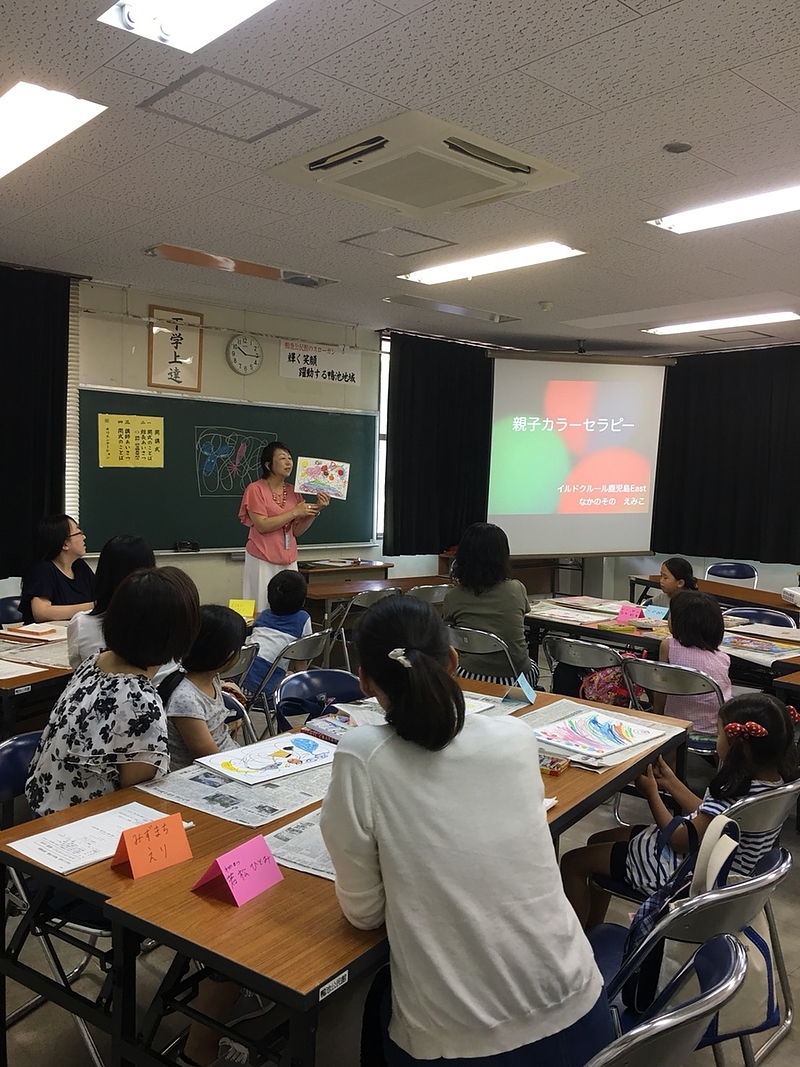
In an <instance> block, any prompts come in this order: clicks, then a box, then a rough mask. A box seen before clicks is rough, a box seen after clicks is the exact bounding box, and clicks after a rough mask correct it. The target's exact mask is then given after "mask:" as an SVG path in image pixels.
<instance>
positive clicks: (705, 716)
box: [664, 637, 731, 734]
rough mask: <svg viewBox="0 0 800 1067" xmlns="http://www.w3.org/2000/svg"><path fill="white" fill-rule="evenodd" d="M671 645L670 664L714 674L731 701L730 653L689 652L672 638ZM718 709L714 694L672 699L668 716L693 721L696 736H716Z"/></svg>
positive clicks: (697, 649) (697, 650)
mask: <svg viewBox="0 0 800 1067" xmlns="http://www.w3.org/2000/svg"><path fill="white" fill-rule="evenodd" d="M667 641H668V644H667V662H668V663H676V664H677V665H678V666H679V667H693V668H694V669H695V670H697V671H704V672H705V674H710V675H711V677H712V678H713V679H714V681H715V682H716V683H717V685H718V686H719V687H720V689H721V690H722V696H723V698H724V699H725V700H730V698H731V680H730V678H729V677H728V671H729V669H730V665H731V659H730V656H729V655H728V654H727V653H726V652H720V650H719V649H716V651H714V652H709V651H708V650H707V649H705V648H687V646H686V645H682V644H681V643H680V641H676V640H675V638H674V637H670V638H668V639H667ZM718 708H719V704H718V703H717V698H716V696H715V695H714V694H713V693H705V694H704V695H703V696H696V697H685V696H668V697H667V702H666V705H665V707H664V714H665V715H672V716H673V717H674V718H676V719H691V721H692V732H693V733H698V734H716V732H717V718H718V715H717V711H718Z"/></svg>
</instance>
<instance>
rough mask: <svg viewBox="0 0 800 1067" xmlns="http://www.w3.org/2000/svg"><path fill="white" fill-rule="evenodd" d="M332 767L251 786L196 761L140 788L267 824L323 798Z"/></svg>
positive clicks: (187, 804)
mask: <svg viewBox="0 0 800 1067" xmlns="http://www.w3.org/2000/svg"><path fill="white" fill-rule="evenodd" d="M331 769H332V764H330V763H327V764H324V765H323V766H322V767H315V768H312V769H311V770H310V771H302V772H301V773H300V774H293V775H291V776H290V777H288V778H279V779H277V780H276V781H273V782H264V783H262V784H261V785H259V786H252V785H246V784H245V783H243V782H234V781H232V780H231V779H230V778H225V777H223V776H222V775H220V774H216V773H215V772H213V771H211V770H209V769H208V768H207V767H199V766H198V765H197V764H196V763H195V764H192V766H191V767H184V768H183V770H180V771H174V772H173V773H172V774H168V775H167V777H166V778H161V779H159V780H158V781H157V782H147V783H144V784H143V785H140V786H139V787H138V788H139V789H141V790H142V791H143V792H145V793H151V794H152V795H153V796H157V797H163V798H164V799H165V800H171V801H173V802H174V803H176V804H181V805H183V806H184V807H187V808H194V810H195V811H204V812H206V813H207V814H209V815H216V816H217V817H218V818H220V819H227V820H228V822H235V823H238V824H239V825H240V826H266V825H267V823H270V822H273V821H274V820H275V819H280V818H281V817H282V816H284V815H289V814H291V812H293V811H298V810H299V809H300V808H304V807H305V806H306V805H307V804H313V803H315V802H316V801H319V800H322V798H323V797H324V796H325V794H326V792H327V791H328V783H329V782H330V780H331Z"/></svg>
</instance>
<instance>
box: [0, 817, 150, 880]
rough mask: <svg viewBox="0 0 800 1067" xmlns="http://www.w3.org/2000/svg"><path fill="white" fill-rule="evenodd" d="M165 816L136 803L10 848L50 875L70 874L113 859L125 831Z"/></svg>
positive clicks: (49, 832)
mask: <svg viewBox="0 0 800 1067" xmlns="http://www.w3.org/2000/svg"><path fill="white" fill-rule="evenodd" d="M163 815H164V813H163V811H158V810H157V809H156V808H148V807H147V805H146V804H139V803H138V802H137V801H133V802H132V803H130V804H123V805H122V806H121V807H119V808H114V809H113V810H112V811H104V812H101V813H100V814H99V815H90V816H89V817H88V818H86V819H78V821H77V822H72V823H68V824H67V825H66V826H59V827H57V828H56V829H54V830H44V831H43V832H42V833H40V834H32V835H31V836H29V837H22V838H20V839H19V840H18V841H11V842H9V844H11V845H13V847H14V848H15V849H16V850H17V852H21V853H22V855H23V856H27V857H28V858H29V859H32V860H36V862H37V863H41V864H42V866H43V867H48V868H49V869H50V870H51V871H58V872H59V873H60V874H70V872H72V871H77V870H80V868H81V867H88V866H89V865H90V864H92V863H99V862H100V860H108V859H111V857H112V856H113V855H114V853H115V852H116V850H117V844H118V842H119V836H120V834H121V833H122V831H123V830H129V829H130V828H131V827H132V826H141V824H142V823H144V822H150V821H151V820H152V819H158V818H161V817H163Z"/></svg>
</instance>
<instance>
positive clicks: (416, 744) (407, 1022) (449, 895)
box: [321, 597, 614, 1067]
mask: <svg viewBox="0 0 800 1067" xmlns="http://www.w3.org/2000/svg"><path fill="white" fill-rule="evenodd" d="M355 643H356V647H357V649H358V652H359V656H360V662H361V670H360V680H361V686H362V688H363V690H364V692H365V693H367V694H368V695H371V696H375V697H377V699H378V701H379V702H380V704H381V706H382V707H383V708H384V710H385V712H386V725H384V726H362V727H360V728H359V729H358V730H353V731H352V732H351V733H350V734H348V735H347V737H345V738H343V739H342V741H341V742H340V744H339V746H338V749H337V752H336V756H335V759H334V761H333V774H332V779H331V784H330V788H329V790H328V795H327V797H326V798H325V803H324V805H323V809H322V823H321V824H322V833H323V836H324V838H325V842H326V844H327V846H328V849H329V851H330V854H331V858H332V860H333V864H334V867H335V868H336V892H337V895H338V898H339V902H340V904H341V907H342V910H343V912H344V914H345V916H346V917H347V918H348V919H349V921H350V922H351V923H352V924H353V925H354V926H357V927H359V928H360V929H373V928H375V927H378V926H380V925H381V924H382V923H383V922H385V923H386V928H387V933H388V937H389V948H390V955H391V963H390V969H391V998H389V996H388V995H387V996H386V997H385V998H384V1005H383V1014H384V1019H385V1021H386V1022H388V1032H387V1033H386V1034H385V1035H384V1039H383V1045H384V1053H385V1056H386V1060H387V1062H388V1063H389V1064H390V1065H391V1067H407V1065H411V1064H416V1063H423V1064H426V1065H428V1067H430V1065H431V1064H432V1063H434V1064H439V1063H441V1064H443V1065H445V1064H446V1067H458V1065H461V1064H464V1065H465V1067H489V1065H492V1067H531V1065H533V1064H539V1063H545V1062H546V1063H548V1064H554V1065H555V1067H582V1065H583V1064H585V1063H586V1062H587V1061H588V1060H589V1059H591V1057H592V1056H593V1055H594V1054H595V1053H596V1052H598V1051H599V1050H600V1049H601V1048H603V1047H605V1045H606V1044H608V1043H609V1042H610V1041H611V1040H613V1037H614V1032H613V1027H612V1023H611V1017H610V1013H609V1009H608V1004H607V1002H606V998H605V993H604V991H603V984H602V979H601V977H600V973H599V971H598V969H597V966H596V964H595V962H594V957H593V955H592V950H591V948H590V946H589V943H588V941H587V940H586V937H585V935H584V934H583V931H582V930H581V927H580V924H579V923H578V921H577V918H576V916H575V912H574V911H573V910H572V908H571V907H570V905H569V904H568V902H567V899H566V897H565V896H564V892H563V889H562V886H561V878H560V876H559V872H558V864H557V862H556V857H555V852H554V849H553V843H552V839H551V837H550V833H549V831H548V828H547V821H546V818H545V811H544V805H543V795H544V790H543V787H542V780H541V775H540V773H539V763H538V750H537V745H536V739H535V738H534V735H533V732H532V731H531V730H530V729H529V728H528V727H527V726H525V724H524V723H522V722H519V721H518V720H516V719H512V718H507V717H500V718H498V717H484V716H482V715H470V716H469V717H468V718H466V719H465V716H464V698H463V695H462V693H461V690H460V689H459V687H458V685H457V684H456V683H455V681H454V680H453V677H452V675H453V671H454V670H455V667H456V664H457V656H456V653H455V651H454V650H453V649H452V648H451V647H450V645H449V642H448V639H447V631H446V629H445V627H444V625H443V623H442V621H441V619H440V618H439V617H438V615H437V614H436V612H435V611H434V610H433V609H432V608H431V607H430V605H428V604H424V603H421V602H420V601H417V600H415V599H412V598H410V597H388V598H386V599H384V600H382V601H380V602H379V603H377V604H376V605H374V606H373V607H372V608H371V609H370V610H369V611H368V612H367V613H365V615H364V616H363V617H362V619H361V621H360V624H359V626H358V628H357V631H356V635H355Z"/></svg>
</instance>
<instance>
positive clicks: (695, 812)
mask: <svg viewBox="0 0 800 1067" xmlns="http://www.w3.org/2000/svg"><path fill="white" fill-rule="evenodd" d="M682 595H683V594H682ZM798 721H800V715H798V713H797V712H796V711H795V709H794V708H787V706H786V705H785V704H784V703H783V702H782V701H780V700H778V699H777V697H773V696H770V695H768V694H767V693H757V692H753V693H752V694H750V693H746V694H743V695H742V696H738V697H734V698H733V700H729V701H727V702H726V703H725V704H723V706H722V707H721V708H720V709H719V715H718V718H717V755H718V756H719V759H720V764H719V769H718V770H717V773H716V775H715V777H714V778H713V779H712V781H711V784H710V785H709V787H708V789H707V790H706V792H705V795H704V796H703V797H702V798H700V797H698V796H695V794H694V793H693V792H692V791H691V789H689V787H688V786H687V785H684V783H683V782H681V781H680V779H679V778H678V777H677V776H676V774H675V772H674V771H673V770H672V768H671V767H670V766H669V765H668V764H667V763H666V761H665V760H664V759H663V758H662V757H661V756H659V757H658V759H657V761H656V762H655V763H654V764H651V766H649V767H648V768H647V773H646V774H641V775H639V777H638V778H637V780H636V785H637V787H638V788H639V789H640V791H641V792H642V793H643V794H644V795H645V797H646V798H647V803H648V804H649V805H650V811H651V812H652V815H653V819H654V820H655V824H654V825H653V826H649V827H644V826H617V827H614V828H613V829H611V830H603V831H601V832H600V833H597V834H593V835H592V836H591V837H590V838H589V841H588V843H587V844H586V845H585V846H584V847H583V848H577V849H573V850H572V851H571V852H567V853H566V854H565V855H564V857H563V858H562V860H561V876H562V879H563V882H564V890H565V892H566V894H567V898H568V899H569V901H570V903H571V904H572V906H573V908H574V909H575V912H576V913H577V916H578V918H579V919H580V921H581V922H582V923H583V925H584V926H594V925H596V924H597V923H601V922H603V920H604V918H605V913H606V910H607V908H608V902H609V899H610V898H609V894H608V893H605V892H604V891H603V890H600V889H598V888H596V887H595V886H594V885H593V884H592V879H593V877H594V875H596V874H602V875H605V876H611V877H612V878H614V879H615V880H616V881H621V882H627V883H628V885H630V886H632V887H633V888H634V889H637V890H639V891H640V892H642V893H646V894H648V895H649V894H650V893H654V892H655V891H656V890H657V889H658V888H659V887H660V886H661V885H663V884H664V882H665V881H666V880H667V878H669V877H670V876H671V875H672V874H673V873H674V872H675V871H676V870H677V868H678V866H679V865H680V863H681V861H682V859H683V857H684V855H685V853H686V852H687V851H688V849H689V837H688V833H687V831H686V827H685V826H680V827H678V829H677V830H676V831H675V832H674V833H673V835H672V837H671V838H670V839H669V841H668V842H667V847H666V848H664V849H663V850H661V851H659V844H658V840H659V834H660V832H661V831H662V830H663V829H664V828H665V827H666V826H668V825H669V823H670V822H671V821H672V818H673V815H672V812H671V811H670V810H669V808H667V806H666V804H665V803H664V801H663V799H662V797H661V792H662V791H663V792H666V793H669V795H670V796H672V797H673V799H674V800H676V801H677V803H678V804H679V806H680V807H681V809H682V811H683V813H684V814H685V815H687V816H688V817H689V818H690V819H691V820H692V823H693V825H694V828H695V830H696V831H697V836H698V838H702V836H703V834H704V833H705V831H706V829H707V827H708V825H709V823H710V822H711V820H712V819H713V818H714V817H715V816H716V815H721V814H722V813H723V812H725V811H726V810H727V808H729V807H730V806H731V805H732V804H733V803H735V802H736V801H737V800H740V799H742V797H748V796H755V795H756V794H758V793H763V792H765V791H766V790H769V789H776V788H777V787H778V786H780V785H784V784H785V783H786V782H790V781H794V779H796V778H797V777H798V752H797V745H796V743H795V740H794V723H796V722H798ZM775 837H776V834H775V833H763V832H759V831H743V832H742V834H741V837H740V840H739V849H738V851H737V853H736V856H735V858H734V860H733V865H732V868H731V871H732V873H733V874H738V875H745V876H746V875H749V874H751V873H752V871H753V869H754V868H755V866H756V864H757V863H758V861H759V860H760V859H761V858H762V856H764V855H766V853H767V852H769V850H770V849H771V848H772V846H773V845H774V843H775Z"/></svg>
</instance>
